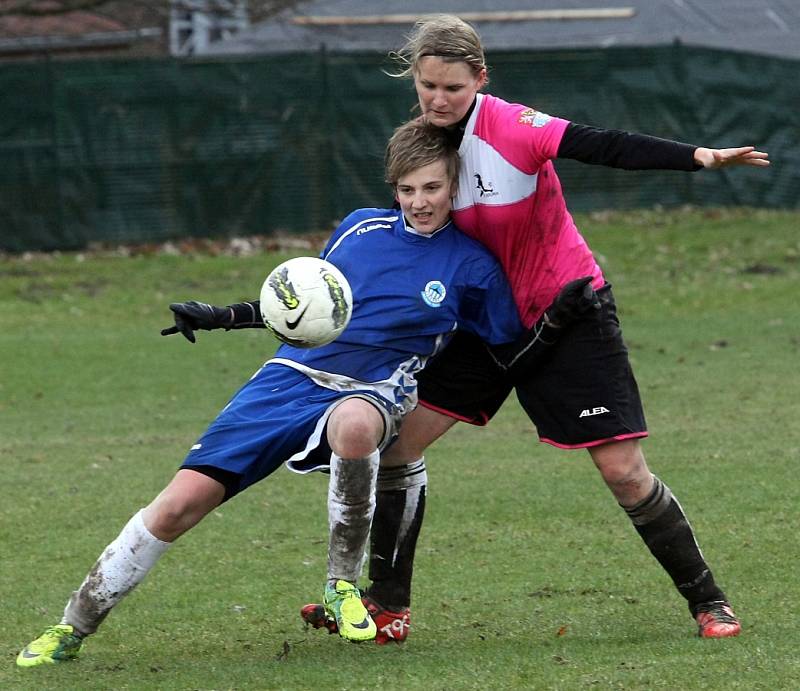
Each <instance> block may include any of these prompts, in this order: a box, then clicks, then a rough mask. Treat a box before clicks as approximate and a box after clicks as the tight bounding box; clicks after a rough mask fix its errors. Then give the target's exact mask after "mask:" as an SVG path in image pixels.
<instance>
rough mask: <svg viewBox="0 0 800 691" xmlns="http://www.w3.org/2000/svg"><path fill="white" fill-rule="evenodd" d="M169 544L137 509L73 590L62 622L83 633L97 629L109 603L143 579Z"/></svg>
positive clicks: (115, 600) (109, 608) (123, 594)
mask: <svg viewBox="0 0 800 691" xmlns="http://www.w3.org/2000/svg"><path fill="white" fill-rule="evenodd" d="M170 544H171V543H169V542H163V541H162V540H159V539H158V538H157V537H155V536H154V535H153V534H152V533H151V532H150V531H149V530H148V529H147V528H146V527H145V525H144V521H143V520H142V511H141V510H140V511H139V512H137V514H136V515H135V516H134V517H133V518H131V520H130V521H128V523H127V525H126V526H125V527H124V528H123V529H122V532H121V533H120V534H119V535H118V536H117V538H116V539H115V540H114V541H113V542H112V543H111V544H110V545H108V547H106V548H105V550H103V553H102V554H101V555H100V558H99V559H98V560H97V561H96V562H95V564H94V566H93V567H92V569H91V571H89V573H88V575H87V576H86V578H85V579H84V580H83V583H81V586H80V588H78V590H76V591H75V592H73V593H72V597H70V599H69V602H67V606H66V607H65V608H64V616H63V618H62V619H61V623H62V624H70V625H71V626H73V627H74V628H75V629H76V630H77V631H79V632H80V633H82V634H84V635H88V634H90V633H94V632H95V631H97V627H98V626H100V624H101V622H102V621H103V619H105V618H106V616H107V615H108V613H109V612H110V611H111V609H112V607H114V605H116V604H117V603H118V602H119V601H120V600H121V599H122V598H123V597H125V595H127V594H128V593H129V592H130V591H131V590H133V589H134V588H135V587H136V586H137V585H138V584H139V583H141V582H142V580H143V579H144V577H145V576H146V575H147V574H148V572H149V571H150V569H152V568H153V566H155V563H156V562H157V561H158V559H159V557H160V556H161V555H162V554H164V552H166V551H167V549H168V548H169V546H170Z"/></svg>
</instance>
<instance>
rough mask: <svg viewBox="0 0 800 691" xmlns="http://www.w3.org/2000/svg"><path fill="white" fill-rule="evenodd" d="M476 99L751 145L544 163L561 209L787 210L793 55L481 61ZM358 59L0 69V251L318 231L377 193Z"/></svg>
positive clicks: (372, 132)
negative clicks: (623, 166)
mask: <svg viewBox="0 0 800 691" xmlns="http://www.w3.org/2000/svg"><path fill="white" fill-rule="evenodd" d="M488 57H489V62H490V64H491V66H492V69H491V71H490V76H491V84H490V89H489V90H490V91H491V92H492V93H495V94H496V95H499V96H502V97H504V98H506V99H509V100H513V101H518V102H521V103H525V104H527V105H530V106H534V107H536V108H537V109H538V110H541V111H544V112H549V113H551V114H553V115H558V116H561V117H564V118H567V119H571V120H574V121H576V122H582V123H586V124H593V125H598V126H603V127H614V128H620V129H628V130H634V131H640V132H647V133H650V134H655V135H658V136H662V137H668V138H673V139H679V140H683V141H688V142H693V143H697V144H703V145H706V146H719V147H722V146H733V145H740V144H750V143H752V144H754V145H756V146H758V147H759V148H762V149H764V150H767V151H769V152H770V156H771V158H772V161H773V165H772V167H771V168H770V169H768V170H754V169H741V168H739V169H731V170H724V171H719V172H716V173H699V174H697V173H696V174H693V175H689V174H686V173H674V172H645V173H642V172H638V173H626V172H624V171H615V170H610V169H607V168H602V167H596V166H586V165H581V164H577V163H574V162H571V161H559V162H557V164H556V165H557V168H558V171H559V174H560V176H561V178H562V182H563V185H564V189H565V192H566V195H567V200H568V203H569V205H570V207H571V208H572V209H573V210H575V211H587V210H594V209H607V208H635V207H651V206H654V205H664V206H674V205H681V204H694V205H714V206H720V205H747V206H759V207H783V208H798V206H800V202H799V201H798V199H799V198H800V195H798V190H800V136H798V133H800V96H799V95H798V94H800V90H798V89H797V85H796V83H795V81H796V79H797V78H798V76H800V62H797V61H791V60H781V59H776V58H768V57H761V56H754V55H748V54H741V53H733V52H730V53H729V52H722V51H717V50H709V49H699V48H689V47H685V46H681V45H677V44H676V45H675V46H671V47H663V48H654V49H630V48H625V49H623V48H619V49H607V50H574V51H564V50H560V51H546V52H530V53H528V52H526V53H519V52H513V53H512V52H500V53H495V54H491V55H489V56H488ZM389 67H390V65H389V63H388V62H387V59H386V58H385V57H384V56H382V55H377V54H347V55H337V54H329V53H326V52H325V51H324V50H323V51H317V52H309V53H303V54H297V55H290V56H278V57H272V56H253V57H248V58H237V59H215V60H213V61H209V60H174V59H137V60H122V61H121V60H114V61H110V60H104V61H100V60H92V61H80V62H76V61H64V62H58V61H54V60H49V59H42V60H41V61H39V62H31V63H13V64H6V65H0V94H2V98H0V249H3V250H6V251H11V252H22V251H26V250H53V249H80V248H83V247H86V246H87V245H90V244H92V243H103V244H109V243H110V244H116V243H125V244H129V243H145V242H160V241H164V240H167V239H174V238H181V237H187V236H194V237H234V236H239V235H253V234H272V233H279V232H280V233H299V232H306V231H320V230H329V229H331V228H332V226H333V224H334V223H335V222H336V220H337V219H339V218H341V217H342V216H343V215H344V214H345V213H347V212H348V211H349V210H351V209H353V208H356V207H360V206H382V205H388V204H390V202H391V196H390V193H389V190H388V189H387V187H386V186H385V184H384V183H383V176H382V160H383V147H384V144H385V142H386V140H387V138H388V136H389V134H390V133H391V131H392V129H393V128H394V127H395V126H397V125H398V124H400V123H401V122H403V121H404V120H405V119H407V118H408V117H409V116H410V115H412V110H411V109H412V106H413V104H414V102H415V98H414V94H413V91H412V88H411V84H410V83H408V82H406V81H399V80H397V79H392V78H390V77H388V76H387V75H386V74H385V73H384V71H383V70H384V69H387V68H389Z"/></svg>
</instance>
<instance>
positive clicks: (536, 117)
mask: <svg viewBox="0 0 800 691" xmlns="http://www.w3.org/2000/svg"><path fill="white" fill-rule="evenodd" d="M551 119H552V118H551V117H550V116H549V115H547V113H540V112H539V111H538V110H534V109H533V108H526V109H525V110H523V111H522V112H521V113H520V114H519V120H518V122H519V124H520V125H530V126H531V127H544V126H545V125H546V124H547V123H548V122H550V120H551Z"/></svg>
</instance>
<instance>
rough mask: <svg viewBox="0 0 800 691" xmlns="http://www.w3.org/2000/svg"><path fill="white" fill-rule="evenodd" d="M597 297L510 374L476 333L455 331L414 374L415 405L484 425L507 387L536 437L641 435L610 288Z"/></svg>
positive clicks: (596, 440) (594, 439)
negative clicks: (597, 305) (595, 306)
mask: <svg viewBox="0 0 800 691" xmlns="http://www.w3.org/2000/svg"><path fill="white" fill-rule="evenodd" d="M598 295H599V297H600V299H601V309H599V310H597V311H593V312H591V313H589V314H588V315H587V316H586V317H585V318H583V319H581V320H579V321H576V322H574V323H572V324H570V325H569V326H568V327H566V328H565V329H564V332H563V333H562V334H561V337H560V338H559V340H558V342H557V343H555V344H554V345H553V346H552V347H551V348H550V349H549V350H547V351H546V352H545V353H543V356H542V358H541V360H540V361H539V362H538V363H536V364H535V365H534V366H532V367H529V368H528V369H527V370H526V371H525V372H524V373H516V374H515V376H514V377H513V378H512V377H510V376H507V375H506V374H505V373H504V371H503V370H502V369H501V368H500V367H499V366H498V365H497V363H496V362H495V360H494V358H493V357H492V356H491V354H490V353H489V351H488V349H487V347H486V345H485V344H484V343H483V342H482V341H481V340H480V339H478V338H476V337H475V336H473V335H471V334H468V333H466V332H458V333H457V334H456V335H455V336H454V337H453V339H452V341H451V342H450V343H449V344H448V346H447V347H446V348H445V349H444V350H443V351H442V352H441V353H440V354H439V355H438V356H437V357H435V358H434V359H432V360H431V361H430V363H428V365H427V367H425V369H424V370H423V371H422V372H420V373H419V375H418V376H417V380H418V381H419V400H420V405H423V406H425V407H426V408H430V409H432V410H436V411H438V412H441V413H444V414H445V415H449V416H450V417H454V418H456V419H458V420H463V421H465V422H469V423H471V424H475V425H485V424H486V423H487V422H488V421H489V420H490V419H491V418H492V417H493V416H494V414H495V413H496V412H497V411H498V410H499V408H500V406H501V405H502V404H503V402H504V401H505V399H506V398H507V397H508V394H509V393H510V392H511V390H512V389H514V390H516V393H517V398H518V399H519V402H520V404H521V405H522V407H523V409H524V410H525V412H526V413H527V414H528V417H529V418H530V419H531V421H532V422H533V424H534V425H536V429H537V431H538V433H539V438H540V439H541V440H542V441H544V442H547V443H549V444H552V445H554V446H559V447H562V448H581V447H588V446H597V445H599V444H604V443H606V442H609V441H613V440H622V439H632V438H636V437H646V436H647V423H646V422H645V417H644V411H643V409H642V402H641V399H640V397H639V388H638V386H637V385H636V379H635V378H634V376H633V371H632V370H631V366H630V362H629V360H628V350H627V348H626V347H625V343H624V341H623V339H622V330H621V329H620V325H619V320H618V319H617V309H616V305H615V304H614V297H613V295H612V293H611V286H605V287H604V288H602V289H601V290H599V291H598Z"/></svg>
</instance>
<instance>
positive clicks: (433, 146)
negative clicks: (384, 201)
mask: <svg viewBox="0 0 800 691" xmlns="http://www.w3.org/2000/svg"><path fill="white" fill-rule="evenodd" d="M438 160H443V161H444V163H445V169H446V171H447V178H448V180H449V181H450V185H451V187H452V190H453V193H455V190H456V186H457V184H458V164H459V157H458V149H457V148H456V146H455V144H454V143H453V142H452V141H451V140H450V137H449V136H448V134H447V132H446V131H445V129H444V128H443V127H436V126H435V125H431V124H429V123H428V122H426V121H425V120H423V119H421V118H417V119H415V120H409V121H408V122H406V123H405V124H403V125H400V127H398V128H397V129H396V130H395V131H394V133H393V134H392V136H391V138H390V139H389V143H388V144H387V145H386V155H385V157H384V175H385V178H386V182H388V183H389V184H390V185H391V186H392V187H396V186H397V183H398V182H399V181H400V178H402V177H404V176H405V175H408V174H409V173H412V172H413V171H415V170H417V169H419V168H422V167H424V166H427V165H430V164H431V163H435V162H436V161H438Z"/></svg>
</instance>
